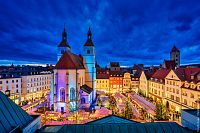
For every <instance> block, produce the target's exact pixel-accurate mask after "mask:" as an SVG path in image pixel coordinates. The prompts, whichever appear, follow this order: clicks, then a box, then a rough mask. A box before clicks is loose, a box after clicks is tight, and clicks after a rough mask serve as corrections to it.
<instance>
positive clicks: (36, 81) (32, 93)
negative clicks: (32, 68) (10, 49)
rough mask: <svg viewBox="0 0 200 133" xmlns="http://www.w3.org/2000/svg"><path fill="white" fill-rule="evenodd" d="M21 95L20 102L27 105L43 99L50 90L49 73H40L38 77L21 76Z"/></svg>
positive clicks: (50, 78)
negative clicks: (24, 102)
mask: <svg viewBox="0 0 200 133" xmlns="http://www.w3.org/2000/svg"><path fill="white" fill-rule="evenodd" d="M21 79H22V84H21V86H22V91H21V92H22V94H21V101H22V102H23V101H28V102H29V103H31V102H33V101H35V100H38V99H40V98H42V97H45V96H46V95H47V94H48V93H49V92H50V89H51V83H52V74H51V72H45V73H40V74H38V75H26V76H21Z"/></svg>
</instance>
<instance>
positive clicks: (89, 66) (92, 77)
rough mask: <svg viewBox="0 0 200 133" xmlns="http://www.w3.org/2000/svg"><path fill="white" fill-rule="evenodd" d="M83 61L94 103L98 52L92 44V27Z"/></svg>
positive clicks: (86, 81)
mask: <svg viewBox="0 0 200 133" xmlns="http://www.w3.org/2000/svg"><path fill="white" fill-rule="evenodd" d="M83 59H84V66H85V69H86V70H85V83H86V85H88V86H89V87H91V88H92V89H93V92H92V101H95V100H96V67H95V62H96V51H95V47H94V44H93V42H92V32H91V30H90V27H89V29H88V33H87V41H86V43H85V44H84V47H83Z"/></svg>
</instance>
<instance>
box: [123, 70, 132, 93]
mask: <svg viewBox="0 0 200 133" xmlns="http://www.w3.org/2000/svg"><path fill="white" fill-rule="evenodd" d="M130 88H131V75H130V73H128V72H126V73H124V78H123V90H122V92H127V91H129V90H130Z"/></svg>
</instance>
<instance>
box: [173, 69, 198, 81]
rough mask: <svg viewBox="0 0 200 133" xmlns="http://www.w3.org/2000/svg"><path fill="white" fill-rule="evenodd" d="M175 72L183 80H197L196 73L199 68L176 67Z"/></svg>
mask: <svg viewBox="0 0 200 133" xmlns="http://www.w3.org/2000/svg"><path fill="white" fill-rule="evenodd" d="M175 72H176V74H177V76H178V77H179V78H180V79H181V80H183V81H187V82H199V79H198V74H199V73H200V68H177V69H176V70H175ZM191 76H194V79H191Z"/></svg>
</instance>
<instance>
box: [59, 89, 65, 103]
mask: <svg viewBox="0 0 200 133" xmlns="http://www.w3.org/2000/svg"><path fill="white" fill-rule="evenodd" d="M60 101H61V102H64V101H65V90H64V88H61V89H60Z"/></svg>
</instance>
